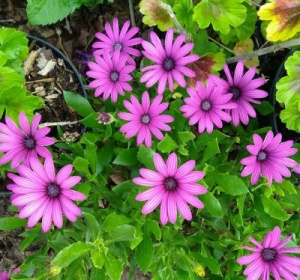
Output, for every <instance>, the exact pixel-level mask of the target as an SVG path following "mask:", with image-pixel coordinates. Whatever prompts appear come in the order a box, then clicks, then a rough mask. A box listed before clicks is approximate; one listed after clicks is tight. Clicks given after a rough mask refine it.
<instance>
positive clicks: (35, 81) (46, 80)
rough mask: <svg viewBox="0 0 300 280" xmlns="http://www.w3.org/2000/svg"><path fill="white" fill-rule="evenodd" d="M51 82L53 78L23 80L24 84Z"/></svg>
mask: <svg viewBox="0 0 300 280" xmlns="http://www.w3.org/2000/svg"><path fill="white" fill-rule="evenodd" d="M52 82H54V78H45V79H40V80H34V81H28V82H25V85H29V84H34V83H52Z"/></svg>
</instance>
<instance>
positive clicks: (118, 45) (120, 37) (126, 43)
mask: <svg viewBox="0 0 300 280" xmlns="http://www.w3.org/2000/svg"><path fill="white" fill-rule="evenodd" d="M129 25H130V22H129V20H128V21H126V22H125V23H124V25H123V27H122V29H121V32H119V22H118V19H116V18H114V19H113V23H112V26H111V25H110V24H109V23H106V24H105V31H106V34H107V35H104V34H103V33H100V32H97V33H96V34H95V36H96V37H97V38H98V39H99V40H100V41H99V42H95V43H94V44H93V45H92V47H93V48H95V49H99V50H96V51H95V52H94V55H103V54H104V53H105V52H109V54H110V55H111V56H113V55H114V53H115V51H116V50H118V51H120V52H121V54H123V55H124V56H126V58H127V62H128V63H129V64H133V65H135V61H134V60H133V59H132V57H131V56H130V55H133V56H140V55H141V52H140V51H139V50H136V49H134V48H133V46H137V45H139V44H141V42H142V41H143V39H142V38H133V36H135V35H136V34H137V33H138V31H139V28H138V27H132V28H130V29H129V30H128V28H129Z"/></svg>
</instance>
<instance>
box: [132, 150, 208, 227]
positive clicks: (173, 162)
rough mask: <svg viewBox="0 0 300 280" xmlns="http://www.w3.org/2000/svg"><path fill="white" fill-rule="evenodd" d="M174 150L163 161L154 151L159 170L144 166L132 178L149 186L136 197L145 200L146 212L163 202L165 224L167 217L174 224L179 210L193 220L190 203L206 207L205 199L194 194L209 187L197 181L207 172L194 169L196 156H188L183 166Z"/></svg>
mask: <svg viewBox="0 0 300 280" xmlns="http://www.w3.org/2000/svg"><path fill="white" fill-rule="evenodd" d="M177 164H178V159H177V155H176V154H175V153H171V154H170V155H169V157H168V159H167V161H166V163H165V162H164V160H163V158H162V157H161V155H160V154H158V153H155V155H154V166H155V169H156V171H153V170H150V169H146V168H141V169H140V175H141V176H142V177H136V178H134V179H133V182H134V183H135V184H137V185H141V186H147V187H150V189H149V190H146V191H144V192H142V193H139V194H138V195H137V196H136V200H137V201H145V200H147V202H146V203H145V205H144V206H143V208H142V213H143V214H144V215H147V214H149V213H151V212H152V211H154V209H155V208H156V207H158V206H159V205H160V221H161V223H162V224H163V225H165V224H166V223H167V222H168V221H170V222H171V223H172V224H174V223H175V222H176V220H177V210H178V211H179V213H180V214H181V215H182V216H183V218H184V219H186V220H188V221H190V220H191V219H192V212H191V210H190V208H189V206H188V204H190V205H192V206H194V207H196V208H203V207H204V205H203V203H202V202H201V201H200V200H199V199H198V198H197V197H195V195H201V194H205V193H206V192H207V189H206V188H205V187H203V186H202V185H199V184H197V182H198V181H199V180H201V179H202V178H203V176H204V173H203V172H202V171H192V170H193V169H194V167H195V164H196V162H195V160H189V161H187V162H186V163H184V164H183V165H181V166H180V167H178V166H177Z"/></svg>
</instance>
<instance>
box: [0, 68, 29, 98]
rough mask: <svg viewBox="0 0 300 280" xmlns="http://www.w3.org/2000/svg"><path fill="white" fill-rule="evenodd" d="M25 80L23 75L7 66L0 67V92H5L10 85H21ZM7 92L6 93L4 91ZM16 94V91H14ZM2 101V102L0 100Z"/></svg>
mask: <svg viewBox="0 0 300 280" xmlns="http://www.w3.org/2000/svg"><path fill="white" fill-rule="evenodd" d="M24 82H25V80H24V77H22V76H21V75H19V74H18V73H17V72H16V71H15V70H13V69H11V68H9V67H0V93H1V94H2V92H3V91H5V92H7V91H8V88H10V87H13V86H14V87H15V90H16V87H21V86H22V85H23V83H24ZM6 94H7V93H6ZM15 94H16V93H15ZM1 103H2V102H1Z"/></svg>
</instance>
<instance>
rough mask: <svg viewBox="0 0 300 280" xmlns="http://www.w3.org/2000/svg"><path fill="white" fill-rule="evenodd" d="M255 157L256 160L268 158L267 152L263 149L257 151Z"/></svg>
mask: <svg viewBox="0 0 300 280" xmlns="http://www.w3.org/2000/svg"><path fill="white" fill-rule="evenodd" d="M256 158H257V160H258V161H265V160H266V159H267V158H268V154H267V153H266V152H264V151H259V153H258V154H257V156H256Z"/></svg>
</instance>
